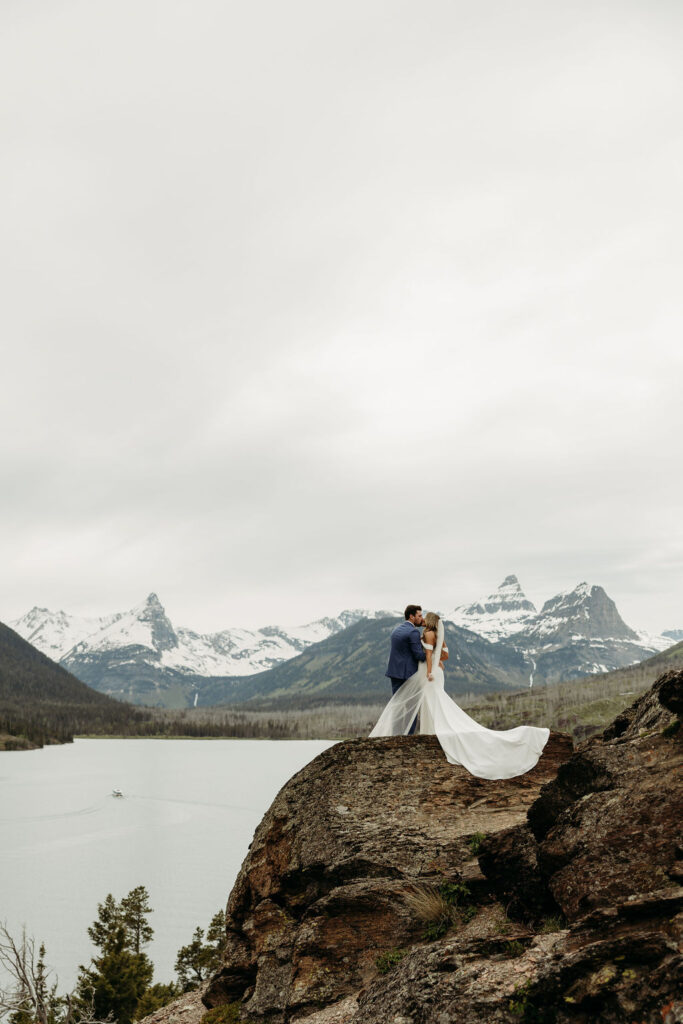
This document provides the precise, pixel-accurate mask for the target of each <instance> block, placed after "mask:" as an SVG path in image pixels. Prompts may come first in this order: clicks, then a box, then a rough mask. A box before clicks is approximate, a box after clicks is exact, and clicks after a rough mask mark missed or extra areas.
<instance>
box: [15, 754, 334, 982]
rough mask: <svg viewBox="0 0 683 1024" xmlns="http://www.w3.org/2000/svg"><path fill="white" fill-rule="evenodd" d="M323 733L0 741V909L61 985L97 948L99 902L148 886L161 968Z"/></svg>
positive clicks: (231, 875) (165, 977)
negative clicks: (115, 793) (34, 745)
mask: <svg viewBox="0 0 683 1024" xmlns="http://www.w3.org/2000/svg"><path fill="white" fill-rule="evenodd" d="M329 746H331V743H329V742H326V741H316V740H313V741H296V740H293V741H280V742H278V741H272V740H76V741H75V742H74V743H73V744H68V745H66V746H59V747H46V748H45V749H44V750H33V751H25V752H23V751H21V752H19V751H18V752H10V753H0V834H1V835H2V841H1V842H0V920H3V921H5V922H6V923H7V925H8V927H9V928H10V930H11V931H13V932H20V930H21V927H22V926H24V925H25V926H26V931H27V933H28V934H30V935H33V936H34V937H35V938H36V941H37V943H39V942H40V941H41V940H42V941H43V942H45V945H46V947H47V954H48V955H47V960H48V963H49V964H50V965H51V966H52V967H53V968H54V969H55V971H56V973H57V974H58V976H59V981H60V991H65V990H66V989H68V988H70V987H71V986H72V985H73V983H74V982H75V979H76V974H77V971H78V965H79V964H81V963H88V962H89V960H90V957H91V956H92V954H93V952H94V950H93V947H92V945H91V943H90V940H89V938H88V934H87V928H88V926H89V925H90V924H92V922H93V920H94V919H95V917H96V915H97V904H98V903H101V902H102V901H103V900H104V898H105V896H106V895H107V893H109V892H111V893H113V895H114V896H115V898H116V899H120V898H121V897H122V896H125V895H126V893H128V892H129V891H130V890H131V889H132V888H134V887H135V886H136V885H144V886H146V887H147V889H148V891H149V894H150V904H151V906H152V907H153V908H154V913H153V914H152V915H151V917H150V919H149V920H150V923H151V925H152V927H153V928H154V932H155V935H154V939H153V940H152V943H151V945H150V946H148V947H147V952H148V954H149V955H150V956H151V958H152V960H153V961H154V965H155V971H154V980H155V981H163V982H165V981H170V980H171V979H172V978H174V976H175V975H174V972H173V964H174V962H175V957H176V953H177V951H178V949H179V948H180V946H183V945H185V944H186V943H188V942H189V941H190V940H191V938H192V932H193V931H194V928H195V927H196V926H197V925H201V926H202V928H206V925H207V924H208V922H209V920H210V919H211V917H212V916H213V914H215V912H216V911H217V910H219V909H221V908H222V907H224V906H225V904H226V902H227V898H228V894H229V892H230V889H231V888H232V885H233V882H234V881H235V878H236V876H237V873H238V871H239V868H240V865H241V863H242V860H243V859H244V856H245V854H246V852H247V847H248V846H249V843H250V842H251V839H252V836H253V834H254V830H255V828H256V826H257V825H258V823H259V821H260V820H261V818H262V816H263V814H264V812H265V811H266V810H267V809H268V807H269V806H270V804H271V802H272V800H273V798H274V797H275V794H276V793H277V791H278V790H279V789H280V787H281V786H282V785H283V784H284V783H285V782H286V781H287V780H288V779H290V778H291V777H292V775H294V774H295V773H296V772H297V771H299V769H300V768H303V766H304V765H305V764H308V762H309V761H311V760H312V759H313V758H314V757H316V756H317V755H318V754H319V753H321V751H323V750H325V749H326V748H327V747H329ZM113 788H118V789H120V790H121V791H122V792H123V794H124V798H123V799H115V798H114V797H112V795H111V792H112V789H113Z"/></svg>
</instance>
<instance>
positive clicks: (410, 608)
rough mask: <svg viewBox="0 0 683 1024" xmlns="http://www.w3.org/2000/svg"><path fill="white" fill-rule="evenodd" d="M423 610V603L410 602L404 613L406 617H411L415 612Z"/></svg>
mask: <svg viewBox="0 0 683 1024" xmlns="http://www.w3.org/2000/svg"><path fill="white" fill-rule="evenodd" d="M421 611H422V605H421V604H409V605H408V607H407V608H406V610H405V611H404V613H403V615H404V616H405V618H406V619H409V618H410V616H411V615H414V614H415V612H421Z"/></svg>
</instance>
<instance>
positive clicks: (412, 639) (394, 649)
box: [384, 604, 427, 736]
mask: <svg viewBox="0 0 683 1024" xmlns="http://www.w3.org/2000/svg"><path fill="white" fill-rule="evenodd" d="M403 615H404V618H405V622H402V623H401V624H400V625H398V626H396V628H395V629H394V631H393V632H392V634H391V651H390V653H389V664H388V666H387V670H386V672H385V673H384V674H385V675H386V676H388V677H389V679H390V680H391V692H392V695H393V694H394V693H396V691H397V690H398V688H399V686H402V685H403V683H405V681H406V679H409V678H410V676H412V675H415V673H416V672H417V665H418V662H419V661H425V660H426V657H427V655H426V654H425V652H424V648H423V647H422V643H421V641H420V630H419V629H418V626H423V625H424V619H423V618H422V608H421V606H420V605H419V604H409V605H408V607H407V608H406V610H405V612H404V613H403ZM416 725H417V718H416V719H415V721H414V722H413V724H412V725H411V727H410V730H409V732H408V735H409V736H410V735H411V734H412V733H414V732H415V726H416Z"/></svg>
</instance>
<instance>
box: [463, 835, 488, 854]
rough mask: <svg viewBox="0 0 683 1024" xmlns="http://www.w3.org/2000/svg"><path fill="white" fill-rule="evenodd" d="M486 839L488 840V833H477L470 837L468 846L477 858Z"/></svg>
mask: <svg viewBox="0 0 683 1024" xmlns="http://www.w3.org/2000/svg"><path fill="white" fill-rule="evenodd" d="M485 839H486V833H485V832H475V833H474V835H472V836H470V838H469V841H468V844H467V845H468V846H469V848H470V852H471V853H472V854H473V855H474V856H475V857H476V856H477V854H478V853H479V850H480V849H481V844H482V843H483V842H484V840H485Z"/></svg>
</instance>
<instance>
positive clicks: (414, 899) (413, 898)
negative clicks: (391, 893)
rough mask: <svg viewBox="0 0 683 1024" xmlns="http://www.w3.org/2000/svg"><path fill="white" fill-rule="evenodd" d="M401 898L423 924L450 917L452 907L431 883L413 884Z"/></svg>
mask: <svg viewBox="0 0 683 1024" xmlns="http://www.w3.org/2000/svg"><path fill="white" fill-rule="evenodd" d="M403 898H404V900H405V903H406V906H407V907H408V909H409V910H410V911H412V913H413V914H414V915H415V917H416V918H417V919H418V921H423V922H424V923H425V924H436V923H438V922H440V921H445V920H450V919H451V917H452V912H453V908H452V907H451V906H449V905H448V903H446V901H445V899H444V898H443V896H442V895H441V893H440V892H439V890H438V889H435V888H434V886H432V885H414V886H412V887H411V889H409V890H408V892H406V893H405V894H404V897H403Z"/></svg>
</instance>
